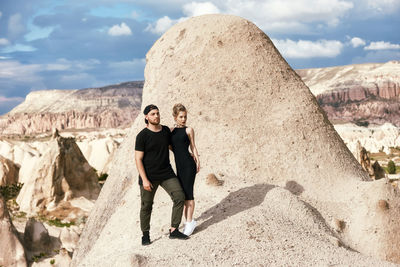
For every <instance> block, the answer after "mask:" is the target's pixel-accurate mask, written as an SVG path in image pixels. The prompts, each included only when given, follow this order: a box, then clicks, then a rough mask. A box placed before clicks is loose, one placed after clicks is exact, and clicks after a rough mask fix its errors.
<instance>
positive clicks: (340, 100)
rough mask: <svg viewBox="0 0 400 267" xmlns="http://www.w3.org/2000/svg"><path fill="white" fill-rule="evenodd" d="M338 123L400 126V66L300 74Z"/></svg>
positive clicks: (389, 64) (361, 66) (365, 66)
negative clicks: (387, 123)
mask: <svg viewBox="0 0 400 267" xmlns="http://www.w3.org/2000/svg"><path fill="white" fill-rule="evenodd" d="M297 73H298V74H299V75H300V77H301V78H302V79H303V81H304V82H305V83H306V84H307V86H308V87H309V88H310V90H311V91H312V92H313V94H314V95H316V97H317V99H318V102H319V104H320V105H321V106H322V108H323V109H324V110H325V112H326V113H327V114H328V117H329V119H330V120H331V121H332V122H334V123H339V122H353V123H356V124H358V125H361V126H367V125H368V124H371V123H372V124H379V125H381V124H384V123H385V122H390V123H392V124H394V125H396V126H398V127H399V126H400V62H399V61H390V62H387V63H385V64H378V63H376V64H359V65H347V66H339V67H331V68H320V69H304V70H297Z"/></svg>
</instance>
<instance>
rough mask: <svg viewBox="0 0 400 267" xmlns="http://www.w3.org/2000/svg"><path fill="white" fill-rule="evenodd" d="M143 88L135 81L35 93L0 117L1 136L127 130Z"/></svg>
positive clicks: (134, 115) (140, 99)
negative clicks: (85, 130) (97, 129)
mask: <svg viewBox="0 0 400 267" xmlns="http://www.w3.org/2000/svg"><path fill="white" fill-rule="evenodd" d="M142 88H143V81H137V82H126V83H121V84H117V85H110V86H106V87H101V88H88V89H82V90H44V91H34V92H31V93H29V94H28V95H27V96H26V99H25V101H24V102H23V103H22V104H20V105H18V106H17V107H15V108H14V109H13V110H11V111H10V112H9V113H8V114H6V115H3V116H1V117H0V133H1V134H5V135H7V134H35V133H43V132H47V131H51V130H52V128H54V127H57V128H58V129H89V128H125V127H129V126H130V124H131V123H132V122H133V120H134V119H135V118H136V116H137V114H138V112H139V110H140V105H141V102H142Z"/></svg>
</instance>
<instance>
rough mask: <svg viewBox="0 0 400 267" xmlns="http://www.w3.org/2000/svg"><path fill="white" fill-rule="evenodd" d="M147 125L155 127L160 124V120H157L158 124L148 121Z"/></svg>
mask: <svg viewBox="0 0 400 267" xmlns="http://www.w3.org/2000/svg"><path fill="white" fill-rule="evenodd" d="M149 123H150V124H151V125H154V126H157V125H159V124H160V120H158V122H157V123H156V122H152V121H149Z"/></svg>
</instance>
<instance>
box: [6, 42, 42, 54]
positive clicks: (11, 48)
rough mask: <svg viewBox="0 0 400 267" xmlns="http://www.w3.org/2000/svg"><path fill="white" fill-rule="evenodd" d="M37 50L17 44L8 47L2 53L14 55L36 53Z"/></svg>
mask: <svg viewBox="0 0 400 267" xmlns="http://www.w3.org/2000/svg"><path fill="white" fill-rule="evenodd" d="M35 50H36V48H34V47H32V46H29V45H23V44H15V45H13V46H8V47H5V48H3V49H2V50H1V52H2V53H12V52H18V51H21V52H32V51H35Z"/></svg>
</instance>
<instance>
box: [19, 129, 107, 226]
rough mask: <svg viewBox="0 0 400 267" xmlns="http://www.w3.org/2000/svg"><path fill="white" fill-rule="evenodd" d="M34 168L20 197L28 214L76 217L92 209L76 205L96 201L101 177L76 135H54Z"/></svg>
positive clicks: (21, 206)
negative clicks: (99, 177)
mask: <svg viewBox="0 0 400 267" xmlns="http://www.w3.org/2000/svg"><path fill="white" fill-rule="evenodd" d="M33 169H34V172H33V173H32V175H31V179H30V180H29V181H26V183H25V184H24V185H23V187H22V188H21V191H20V193H19V195H18V197H17V203H18V204H19V205H20V210H21V211H24V212H26V213H28V214H37V213H41V214H44V215H53V216H55V217H57V218H59V219H64V218H68V219H76V218H77V217H78V216H82V215H83V214H87V213H88V211H87V210H86V208H80V207H76V206H74V200H77V202H82V201H81V200H80V199H81V198H84V199H86V200H87V201H94V200H96V199H97V196H98V194H99V192H100V186H99V184H98V176H97V174H96V172H95V170H94V169H93V168H92V167H91V166H90V165H89V164H88V162H87V161H86V159H85V157H84V156H83V154H82V152H81V151H80V150H79V147H78V146H77V145H76V143H75V140H74V139H73V138H64V137H61V136H56V137H54V138H53V139H52V140H51V141H50V142H49V143H48V147H47V151H45V152H44V154H43V156H42V157H41V158H40V160H39V161H37V163H36V165H35V167H34V168H33Z"/></svg>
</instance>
